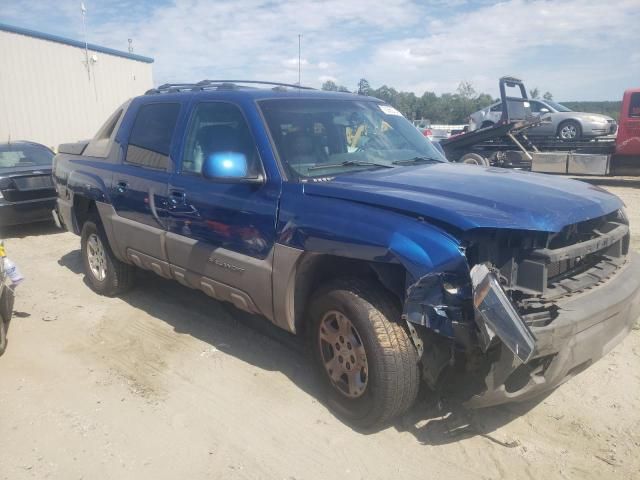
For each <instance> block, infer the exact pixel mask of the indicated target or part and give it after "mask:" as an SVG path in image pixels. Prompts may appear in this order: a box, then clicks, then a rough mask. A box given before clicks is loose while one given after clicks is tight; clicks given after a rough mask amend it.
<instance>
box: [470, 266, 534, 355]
mask: <svg viewBox="0 0 640 480" xmlns="http://www.w3.org/2000/svg"><path fill="white" fill-rule="evenodd" d="M471 284H472V286H473V306H474V310H475V313H476V315H475V319H476V324H477V325H478V328H479V330H480V343H481V346H482V348H483V350H484V351H486V350H487V349H488V348H489V346H490V344H491V342H492V340H493V339H494V338H495V337H496V336H497V337H498V338H499V339H500V340H502V342H503V343H504V344H505V345H506V346H507V347H508V348H509V350H511V351H512V352H513V353H514V354H515V355H516V356H517V357H518V358H519V359H520V360H521V361H522V363H527V362H528V361H529V360H530V359H531V357H532V356H533V353H534V350H535V338H534V337H533V334H532V333H531V331H530V330H529V327H527V325H525V323H524V322H523V320H522V318H520V315H518V312H517V311H516V309H515V307H514V306H513V304H512V303H511V300H509V298H508V297H507V295H506V294H505V292H504V290H503V289H502V287H501V286H500V282H498V279H497V277H496V275H495V274H494V273H493V272H492V271H491V270H489V268H488V267H487V266H486V265H484V264H479V265H476V266H474V267H473V268H472V269H471Z"/></svg>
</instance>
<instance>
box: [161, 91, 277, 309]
mask: <svg viewBox="0 0 640 480" xmlns="http://www.w3.org/2000/svg"><path fill="white" fill-rule="evenodd" d="M225 154H229V155H231V156H232V155H238V154H240V155H243V158H246V160H247V172H246V176H247V178H259V177H262V178H264V170H263V167H262V162H261V160H260V157H259V155H258V151H257V149H256V147H255V141H254V137H253V135H252V132H251V131H250V128H249V125H248V124H247V122H246V120H245V117H244V115H243V113H242V110H241V109H240V108H239V107H238V106H236V105H235V104H232V103H226V102H202V103H199V104H197V105H195V106H194V108H193V113H192V114H191V118H190V120H189V126H188V131H187V134H186V136H185V145H184V151H183V154H182V159H181V165H180V168H179V171H178V172H177V173H175V174H174V175H172V176H171V178H170V181H169V191H168V197H169V207H168V212H169V213H168V215H169V221H168V234H167V242H166V246H167V253H168V257H169V262H170V263H171V265H172V268H173V269H174V272H173V274H174V276H175V277H176V278H178V279H179V280H181V281H182V282H183V283H185V284H188V285H189V286H192V287H196V288H200V289H201V290H203V291H204V292H205V293H207V294H209V295H211V296H213V297H216V298H219V299H221V300H228V301H231V302H232V303H234V304H235V305H236V306H237V307H239V308H242V309H245V310H248V311H252V312H255V313H261V314H263V315H265V316H267V317H269V318H271V317H272V304H271V259H272V255H273V246H274V241H275V223H276V214H277V207H278V197H279V192H280V180H279V179H269V178H265V180H264V182H262V183H255V182H248V181H243V179H242V178H235V179H230V178H227V177H220V178H216V177H213V178H212V177H211V176H210V175H209V176H208V177H205V176H204V175H203V164H204V162H205V160H206V159H207V158H209V157H210V156H212V155H225Z"/></svg>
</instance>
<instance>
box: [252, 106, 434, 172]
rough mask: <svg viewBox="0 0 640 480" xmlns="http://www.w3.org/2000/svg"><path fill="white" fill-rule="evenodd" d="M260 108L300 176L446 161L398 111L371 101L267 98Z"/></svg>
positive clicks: (288, 164)
mask: <svg viewBox="0 0 640 480" xmlns="http://www.w3.org/2000/svg"><path fill="white" fill-rule="evenodd" d="M260 107H261V109H262V112H263V114H264V116H265V118H266V121H267V125H268V127H269V130H270V132H271V136H272V137H273V139H274V141H275V144H276V148H277V150H278V154H279V156H280V159H281V160H282V162H283V164H284V166H285V168H287V170H288V172H289V173H290V174H292V175H293V176H295V177H297V178H305V177H320V176H322V177H326V176H331V175H336V174H339V173H346V172H351V171H355V170H362V169H372V168H385V167H400V166H403V165H409V164H415V163H420V162H429V161H439V162H446V159H445V158H444V156H443V155H442V154H441V153H440V152H439V151H438V150H437V149H436V148H435V147H434V146H433V145H432V144H431V142H430V141H429V140H427V139H426V138H425V137H424V136H423V135H422V134H421V133H420V132H419V131H418V130H417V129H416V128H415V127H414V126H413V125H412V124H411V123H410V122H409V121H408V120H407V119H406V118H404V117H403V116H402V115H401V114H400V112H398V111H397V110H396V109H394V108H392V107H390V106H388V105H385V104H380V103H376V102H372V101H367V100H363V101H358V100H316V99H286V100H265V101H262V102H260Z"/></svg>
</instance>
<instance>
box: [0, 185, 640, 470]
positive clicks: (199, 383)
mask: <svg viewBox="0 0 640 480" xmlns="http://www.w3.org/2000/svg"><path fill="white" fill-rule="evenodd" d="M607 188H610V189H611V190H612V191H613V192H615V193H616V194H618V195H620V196H621V197H622V198H623V199H624V200H625V202H626V203H627V209H628V211H629V213H630V217H631V222H632V228H635V233H636V235H635V236H634V239H633V246H634V248H636V249H640V241H639V239H640V235H639V234H640V189H638V188H635V189H634V188H629V187H625V186H613V187H607ZM8 237H9V238H8V240H7V242H6V243H7V247H8V251H9V253H10V256H11V257H12V258H13V259H14V260H15V261H16V262H17V263H18V264H19V265H20V267H21V268H22V270H23V271H24V274H25V276H26V277H27V280H26V281H25V283H24V284H23V285H22V286H20V287H19V292H18V299H17V301H16V305H15V310H16V315H15V319H14V321H13V323H12V325H11V330H10V337H9V348H8V351H7V353H6V354H5V355H4V356H3V357H2V358H0V479H11V480H14V479H23V478H38V479H41V478H54V479H147V478H149V479H175V478H185V479H187V478H188V479H204V478H207V479H211V478H224V479H254V478H255V479H265V478H269V479H271V478H273V479H285V480H290V479H298V480H302V479H327V478H335V477H344V478H349V479H360V478H363V479H365V478H366V479H373V478H381V479H390V478H456V479H465V478H487V479H490V478H491V479H495V478H509V479H512V478H532V479H533V478H535V479H539V478H581V479H582V478H593V479H602V478H629V479H630V478H639V477H640V474H639V473H638V472H640V455H639V454H638V452H640V370H639V369H638V362H639V361H640V331H639V330H634V331H633V332H632V333H631V334H630V335H629V336H628V337H627V338H626V340H625V341H624V342H623V343H622V344H621V345H619V346H618V347H617V348H616V349H615V350H614V351H613V352H611V353H610V354H609V355H608V356H606V357H605V358H604V359H603V360H601V361H600V362H598V363H597V364H595V365H594V366H593V367H591V368H590V369H588V370H587V371H586V372H584V373H583V374H581V375H579V376H578V377H576V378H574V379H572V380H571V381H570V382H568V383H567V384H565V385H563V386H562V387H560V388H559V389H558V390H557V391H555V392H553V393H552V394H550V395H549V396H548V397H546V398H545V399H544V400H542V401H539V402H537V403H532V404H525V405H511V406H503V407H499V408H492V409H487V410H483V411H477V412H459V411H456V412H454V413H451V412H449V411H448V409H446V408H444V409H442V410H440V409H438V408H437V406H435V405H420V406H418V407H416V408H415V409H414V410H413V411H412V412H410V413H409V414H407V415H406V416H405V417H404V418H402V419H400V420H398V422H397V423H396V424H395V425H393V426H391V427H389V428H387V429H385V430H383V431H381V432H378V433H375V434H370V435H363V434H361V433H357V432H355V431H353V430H352V429H350V428H349V427H348V426H346V425H344V424H343V423H341V422H340V421H338V420H337V419H336V418H335V417H334V416H333V415H332V414H331V413H330V412H329V411H328V410H327V409H326V408H325V407H324V406H323V405H322V404H321V403H320V402H319V401H318V400H317V399H316V396H315V394H316V389H315V386H314V382H313V380H312V379H311V378H310V375H309V367H308V364H307V361H306V358H305V356H304V354H303V349H302V346H301V345H300V344H299V343H298V341H297V340H296V339H294V338H291V337H290V336H288V335H286V334H283V333H281V332H279V331H277V330H276V329H275V328H274V327H271V326H270V325H268V324H267V323H266V322H262V321H261V320H259V319H255V318H251V317H249V316H247V315H245V314H242V313H240V312H238V311H236V310H234V309H233V308H232V307H230V306H227V305H224V304H220V303H217V302H215V301H212V300H210V299H208V298H206V297H205V296H204V295H202V294H200V293H198V292H195V291H191V290H188V289H186V288H183V287H181V286H179V285H178V284H177V283H172V282H169V281H165V280H162V279H160V278H157V277H155V276H153V275H152V274H144V273H141V275H140V277H139V286H138V288H137V289H136V290H135V291H133V292H131V293H129V294H127V295H126V296H123V297H122V298H114V299H108V298H104V297H99V296H97V295H96V294H94V293H93V292H92V291H91V290H89V288H88V287H87V286H86V285H85V284H84V282H83V275H82V273H81V263H80V255H79V238H78V237H76V236H74V235H72V234H69V233H62V232H59V231H56V230H55V229H54V228H51V227H42V226H40V227H30V228H24V229H18V230H13V231H12V232H10V234H9V235H8ZM445 407H446V406H445Z"/></svg>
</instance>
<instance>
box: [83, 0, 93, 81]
mask: <svg viewBox="0 0 640 480" xmlns="http://www.w3.org/2000/svg"><path fill="white" fill-rule="evenodd" d="M80 11H81V12H82V34H83V35H84V65H85V67H87V75H88V77H89V81H91V65H89V45H88V44H87V24H86V22H85V16H86V15H87V8H86V7H85V6H84V2H80Z"/></svg>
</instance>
